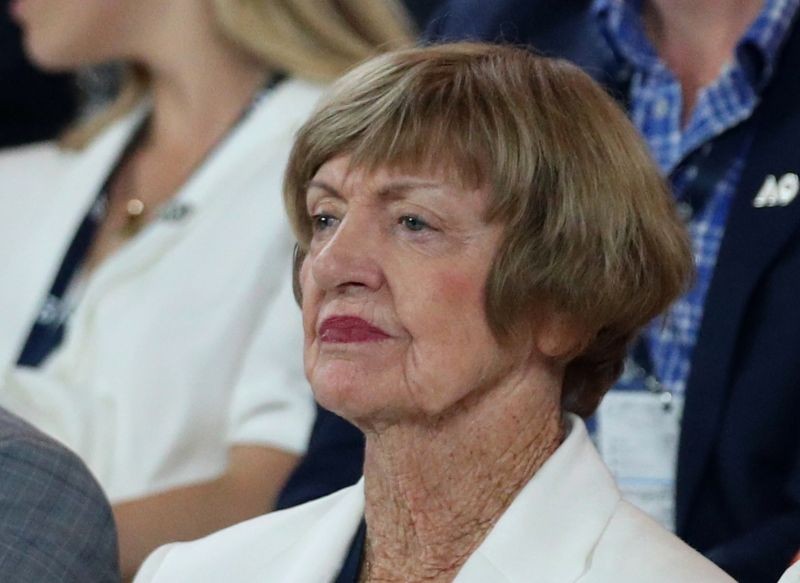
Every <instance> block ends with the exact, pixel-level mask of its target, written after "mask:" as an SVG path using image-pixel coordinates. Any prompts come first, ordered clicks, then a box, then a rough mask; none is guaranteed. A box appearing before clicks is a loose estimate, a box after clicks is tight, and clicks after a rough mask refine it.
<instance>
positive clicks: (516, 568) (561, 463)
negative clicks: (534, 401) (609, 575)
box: [456, 415, 620, 583]
mask: <svg viewBox="0 0 800 583" xmlns="http://www.w3.org/2000/svg"><path fill="white" fill-rule="evenodd" d="M569 423H570V425H571V429H570V432H569V435H568V437H567V439H566V440H565V441H564V443H562V444H561V446H560V447H559V448H558V449H557V450H556V452H555V453H554V454H553V455H552V457H550V459H548V460H547V461H546V462H545V464H544V465H543V466H542V467H541V468H540V469H539V471H538V472H537V473H536V475H535V476H534V477H533V479H532V480H531V481H530V482H529V483H528V484H527V485H526V486H525V488H523V490H522V491H521V492H520V493H519V495H518V496H517V498H516V499H515V500H514V502H513V503H512V504H511V506H510V507H509V509H508V510H507V511H506V512H505V514H503V516H502V517H501V518H500V520H499V521H498V522H497V524H496V525H495V527H494V528H493V529H492V531H491V532H490V533H489V535H488V536H487V537H486V540H484V541H483V543H482V544H481V546H480V547H478V550H477V551H476V552H475V553H474V554H473V555H472V556H471V557H470V558H469V560H468V561H467V563H466V564H465V565H464V567H463V568H462V570H461V571H460V572H459V574H458V576H457V577H456V581H457V582H458V583H483V582H485V581H498V582H500V581H507V582H509V583H524V582H527V581H532V580H536V581H563V582H564V583H567V582H570V581H576V580H578V579H579V578H580V577H581V576H583V575H584V573H585V572H586V569H587V565H588V564H589V563H590V561H589V558H590V557H591V554H592V552H593V551H594V549H595V547H596V546H597V543H598V541H599V540H600V537H601V535H602V533H603V531H604V529H605V528H606V526H607V525H608V522H609V520H610V519H611V516H612V515H613V513H614V510H615V508H616V506H617V504H618V503H619V501H620V493H619V490H618V489H617V487H616V485H615V484H614V480H613V478H612V477H611V474H609V472H608V469H607V468H606V467H605V465H604V464H603V462H602V461H601V460H600V456H599V454H598V453H597V451H596V450H595V449H594V446H593V445H592V443H591V441H590V440H589V437H588V435H587V433H586V427H585V426H584V424H583V422H582V421H580V420H579V419H578V418H577V417H575V416H574V415H570V416H569ZM521 541H524V544H521Z"/></svg>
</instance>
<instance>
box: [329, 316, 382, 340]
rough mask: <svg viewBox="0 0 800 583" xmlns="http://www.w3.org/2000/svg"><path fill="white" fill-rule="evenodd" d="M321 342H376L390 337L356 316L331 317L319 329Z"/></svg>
mask: <svg viewBox="0 0 800 583" xmlns="http://www.w3.org/2000/svg"><path fill="white" fill-rule="evenodd" d="M319 338H320V340H322V342H331V343H339V344H347V343H350V342H378V341H380V340H386V339H387V338H390V336H389V335H388V334H387V333H386V332H384V331H383V330H381V329H380V328H378V327H376V326H373V325H372V324H370V323H369V322H367V321H366V320H362V319H361V318H358V317H356V316H332V317H330V318H328V319H327V320H325V321H324V322H323V323H322V326H320V327H319Z"/></svg>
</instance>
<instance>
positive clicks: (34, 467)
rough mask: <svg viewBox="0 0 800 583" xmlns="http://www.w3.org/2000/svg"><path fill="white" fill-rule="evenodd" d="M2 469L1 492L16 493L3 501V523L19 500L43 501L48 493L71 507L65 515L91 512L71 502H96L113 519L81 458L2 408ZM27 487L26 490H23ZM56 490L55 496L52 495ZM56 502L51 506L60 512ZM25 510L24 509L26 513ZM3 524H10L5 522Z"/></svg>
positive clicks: (0, 509) (0, 506) (0, 514)
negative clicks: (6, 514) (4, 515)
mask: <svg viewBox="0 0 800 583" xmlns="http://www.w3.org/2000/svg"><path fill="white" fill-rule="evenodd" d="M0 468H2V475H3V480H2V482H0V490H1V491H5V492H7V493H8V492H11V491H13V492H14V497H9V495H8V494H6V495H4V496H3V497H0V519H2V517H3V514H4V513H7V512H10V511H12V510H13V508H14V506H13V504H11V505H9V503H10V502H13V501H14V500H16V499H19V500H23V499H25V498H36V499H37V500H39V499H40V498H41V493H42V492H45V491H46V492H47V493H49V494H52V495H54V496H57V498H58V499H60V500H62V501H64V502H65V503H69V504H67V505H66V506H65V507H64V511H65V512H74V513H83V512H88V511H90V508H89V506H88V505H87V504H85V503H81V505H76V506H74V505H72V504H71V502H77V501H79V500H85V499H93V500H96V502H97V508H96V509H97V510H98V513H99V514H103V515H105V516H106V518H110V516H111V514H110V507H109V505H108V503H107V502H106V499H105V496H104V495H103V493H102V490H101V489H100V486H99V485H98V484H97V482H96V481H95V479H94V477H93V476H92V474H91V473H90V472H89V470H88V469H87V468H86V466H85V465H84V463H83V462H82V461H81V460H80V458H78V456H77V455H76V454H75V453H73V452H72V451H70V450H69V449H67V448H66V447H65V446H64V445H62V444H61V443H59V442H57V441H56V440H54V439H52V438H50V437H48V436H47V435H45V434H44V433H42V432H41V431H39V430H38V429H36V428H35V427H33V426H31V425H30V424H28V423H27V422H25V421H23V420H22V419H20V418H19V417H17V416H16V415H13V414H12V413H10V412H8V411H7V410H5V409H2V408H0ZM21 485H24V488H23V489H20V486H21ZM50 490H52V492H51V491H50ZM55 500H56V498H53V499H52V500H51V501H50V502H49V503H48V504H51V503H52V504H51V505H52V506H53V508H52V510H53V511H54V512H58V511H59V509H58V508H57V504H56V503H55ZM24 511H25V509H23V512H24ZM1 522H2V524H7V522H6V521H5V520H1Z"/></svg>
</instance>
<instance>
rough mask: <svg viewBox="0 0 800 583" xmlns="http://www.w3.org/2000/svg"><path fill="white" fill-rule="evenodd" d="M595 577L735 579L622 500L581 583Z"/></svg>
mask: <svg viewBox="0 0 800 583" xmlns="http://www.w3.org/2000/svg"><path fill="white" fill-rule="evenodd" d="M594 581H597V582H599V581H620V582H623V581H646V582H647V583H662V582H663V583H667V582H672V581H704V582H708V583H715V582H720V583H723V582H733V579H732V578H731V577H730V576H729V575H727V574H726V573H725V572H724V571H722V570H721V569H720V568H719V567H717V566H716V565H714V564H713V563H712V562H711V561H709V560H708V559H706V558H705V557H703V556H702V555H701V554H700V553H698V552H697V551H695V550H694V549H692V548H691V547H690V546H689V545H687V544H686V543H684V542H683V541H681V540H680V539H679V538H678V537H676V536H675V535H673V534H672V533H670V532H668V531H667V530H665V529H664V528H662V527H661V526H660V525H659V524H658V523H656V522H655V521H654V520H653V519H652V518H650V517H649V516H647V515H646V514H645V513H644V512H642V511H641V510H639V509H638V508H636V507H635V506H633V505H632V504H630V503H628V502H626V501H624V500H621V501H620V502H619V504H618V505H617V508H616V509H615V511H614V514H613V516H612V518H611V520H610V521H609V523H608V525H607V527H606V529H605V531H604V532H603V535H602V536H601V538H600V540H599V542H598V545H597V547H596V549H595V551H594V553H593V555H592V560H591V567H590V569H589V570H588V572H587V574H586V576H585V578H584V579H581V583H592V582H594Z"/></svg>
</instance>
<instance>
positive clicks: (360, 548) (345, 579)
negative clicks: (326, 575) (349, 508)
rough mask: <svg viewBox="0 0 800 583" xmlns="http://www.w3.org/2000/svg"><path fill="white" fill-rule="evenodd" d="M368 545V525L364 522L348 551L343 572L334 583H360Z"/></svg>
mask: <svg viewBox="0 0 800 583" xmlns="http://www.w3.org/2000/svg"><path fill="white" fill-rule="evenodd" d="M366 543H367V523H366V522H364V521H363V520H362V521H361V524H360V525H358V530H357V531H356V534H355V536H354V537H353V541H352V542H351V543H350V548H349V549H348V551H347V556H346V557H345V559H344V564H343V565H342V570H341V571H340V572H339V574H338V575H337V576H336V580H335V581H334V583H358V576H359V575H360V574H361V563H362V561H363V560H364V546H365V545H366Z"/></svg>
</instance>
